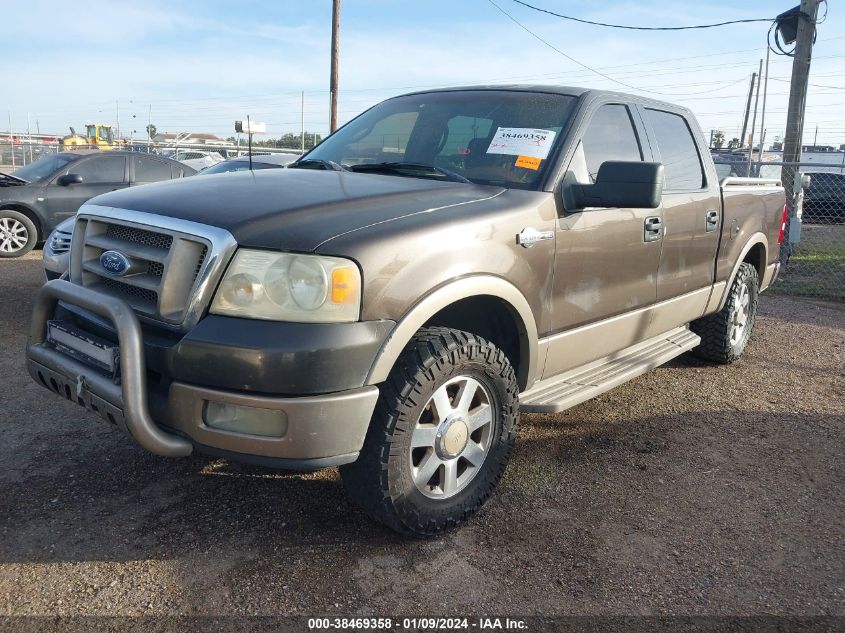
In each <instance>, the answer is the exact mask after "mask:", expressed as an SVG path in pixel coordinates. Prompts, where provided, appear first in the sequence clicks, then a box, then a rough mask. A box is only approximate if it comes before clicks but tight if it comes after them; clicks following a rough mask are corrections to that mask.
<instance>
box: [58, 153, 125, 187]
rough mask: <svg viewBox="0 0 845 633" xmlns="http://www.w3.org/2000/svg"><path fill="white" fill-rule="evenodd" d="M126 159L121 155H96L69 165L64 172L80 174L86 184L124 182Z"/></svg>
mask: <svg viewBox="0 0 845 633" xmlns="http://www.w3.org/2000/svg"><path fill="white" fill-rule="evenodd" d="M125 169H126V159H125V158H124V157H123V156H97V157H95V158H88V159H85V160H81V161H79V162H78V163H74V164H72V165H70V166H69V167H68V169H67V171H66V172H65V173H68V174H78V175H80V176H82V182H84V183H87V184H97V183H110V182H124V179H125V174H124V170H125Z"/></svg>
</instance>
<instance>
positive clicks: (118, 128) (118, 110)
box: [114, 100, 120, 138]
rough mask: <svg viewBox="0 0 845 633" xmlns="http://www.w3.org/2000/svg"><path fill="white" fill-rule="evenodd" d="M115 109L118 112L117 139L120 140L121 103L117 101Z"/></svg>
mask: <svg viewBox="0 0 845 633" xmlns="http://www.w3.org/2000/svg"><path fill="white" fill-rule="evenodd" d="M114 107H115V110H116V112H117V138H120V101H117V100H115V102H114Z"/></svg>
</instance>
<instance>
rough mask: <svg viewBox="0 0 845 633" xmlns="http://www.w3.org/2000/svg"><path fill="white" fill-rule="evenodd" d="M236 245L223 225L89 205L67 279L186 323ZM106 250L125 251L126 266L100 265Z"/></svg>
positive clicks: (174, 323) (180, 325)
mask: <svg viewBox="0 0 845 633" xmlns="http://www.w3.org/2000/svg"><path fill="white" fill-rule="evenodd" d="M90 209H94V210H95V211H91V210H90ZM236 246H237V245H236V244H235V241H234V238H232V236H231V234H230V233H229V232H228V231H224V230H222V229H217V228H214V227H210V226H206V225H203V224H198V223H194V222H187V221H182V220H176V219H173V218H167V217H162V216H156V215H152V214H148V213H141V212H137V211H128V210H121V209H107V208H103V207H96V206H87V207H83V209H82V210H80V213H79V215H78V217H77V223H76V227H75V230H74V235H73V242H72V245H71V257H70V279H71V281H72V282H73V283H76V284H79V285H82V286H86V287H89V288H93V289H95V290H98V291H99V292H102V293H104V294H108V295H111V296H116V297H119V298H120V299H123V300H124V301H126V302H127V303H128V304H129V305H130V306H131V307H132V308H133V309H134V310H135V312H136V313H138V315H139V316H140V317H141V318H144V319H145V320H149V321H154V322H158V323H161V324H162V325H164V326H167V327H171V328H177V329H187V328H189V327H191V326H192V325H193V323H195V322H196V321H197V320H198V319H199V318H200V317H201V316H202V314H203V312H204V311H205V309H206V308H207V304H208V303H210V301H211V295H212V293H213V291H214V288H215V286H216V283H217V281H218V280H219V278H220V276H221V275H222V274H223V268H224V266H225V264H226V263H227V262H228V260H229V258H230V257H231V255H232V254H233V253H234V251H235V248H236ZM106 251H117V252H119V253H121V254H122V255H124V256H125V257H126V258H127V259H128V261H129V263H130V266H129V269H128V270H127V272H125V273H124V274H122V275H115V274H112V273H110V272H108V271H107V270H106V269H105V268H103V266H102V264H101V262H100V258H101V255H102V254H103V253H105V252H106Z"/></svg>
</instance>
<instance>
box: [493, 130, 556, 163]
mask: <svg viewBox="0 0 845 633" xmlns="http://www.w3.org/2000/svg"><path fill="white" fill-rule="evenodd" d="M555 134H556V132H554V131H553V130H537V129H534V128H528V127H500V128H499V129H497V130H496V135H495V136H494V137H493V140H492V141H490V147H488V148H487V153H488V154H508V155H510V156H530V157H531V158H539V159H540V160H544V159H545V158H547V157H548V155H549V150H550V149H551V148H552V143H554V140H555Z"/></svg>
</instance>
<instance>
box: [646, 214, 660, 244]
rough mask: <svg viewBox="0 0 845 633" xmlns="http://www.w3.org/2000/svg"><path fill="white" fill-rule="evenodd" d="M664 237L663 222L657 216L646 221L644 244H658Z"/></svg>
mask: <svg viewBox="0 0 845 633" xmlns="http://www.w3.org/2000/svg"><path fill="white" fill-rule="evenodd" d="M662 236H663V221H662V220H661V219H660V218H659V217H657V216H651V217H649V218H646V219H645V230H644V231H643V241H644V242H656V241H657V240H659V239H660V238H661V237H662Z"/></svg>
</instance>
